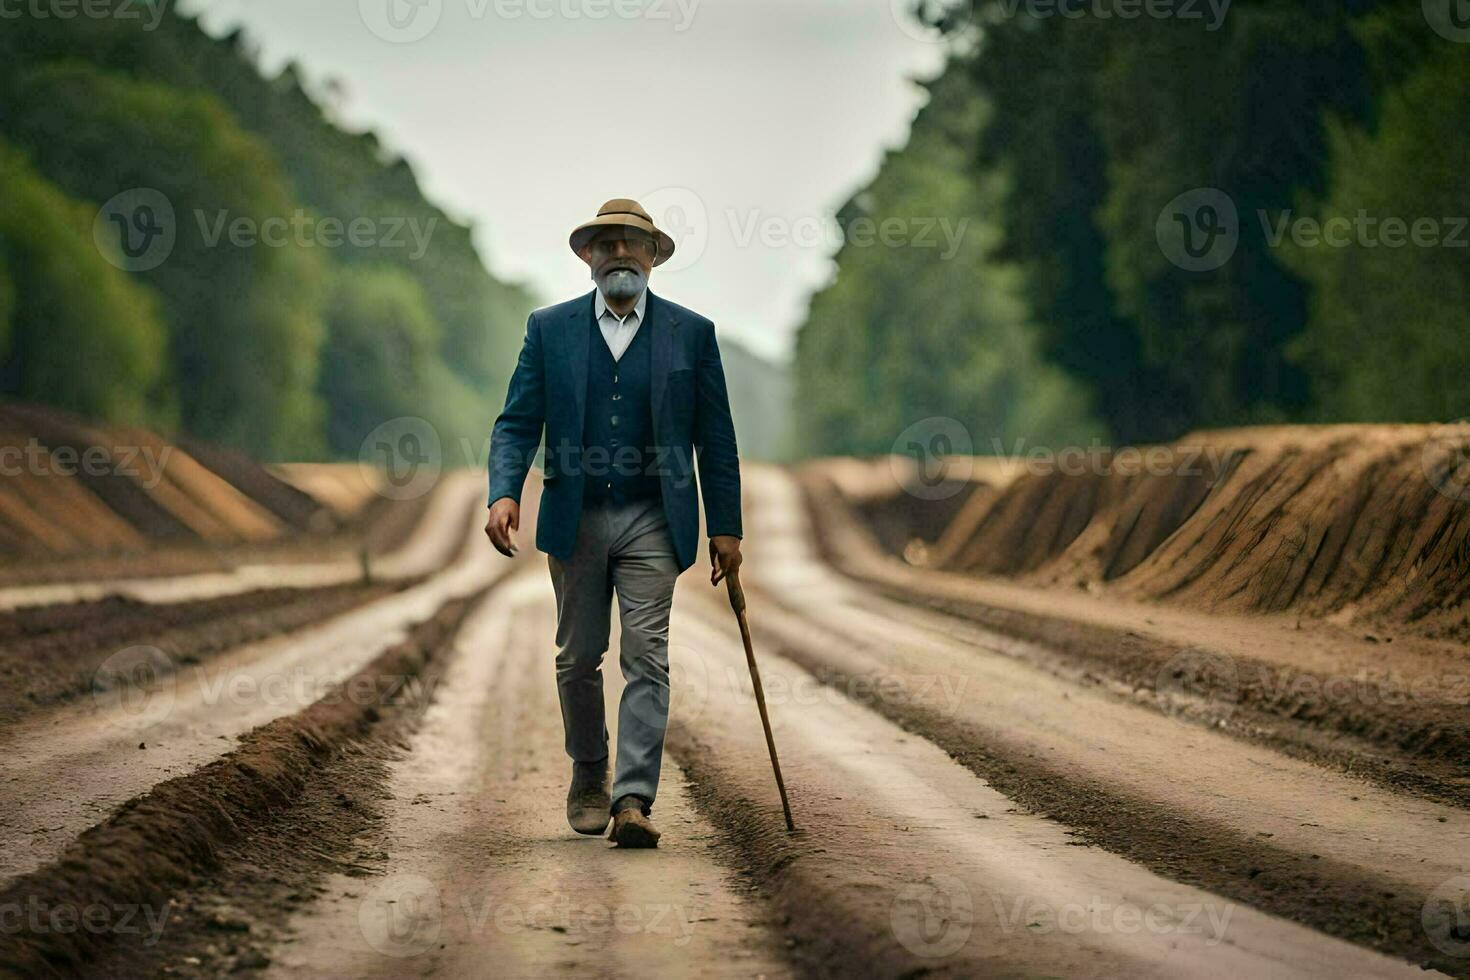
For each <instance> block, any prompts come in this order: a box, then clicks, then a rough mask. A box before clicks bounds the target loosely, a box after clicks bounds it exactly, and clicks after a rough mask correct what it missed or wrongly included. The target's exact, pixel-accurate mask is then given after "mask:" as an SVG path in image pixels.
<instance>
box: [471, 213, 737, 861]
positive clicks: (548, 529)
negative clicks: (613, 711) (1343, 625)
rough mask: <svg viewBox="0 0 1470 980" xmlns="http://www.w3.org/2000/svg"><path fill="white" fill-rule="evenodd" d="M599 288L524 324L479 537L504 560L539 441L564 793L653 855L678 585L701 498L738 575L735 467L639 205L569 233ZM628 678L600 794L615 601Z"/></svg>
mask: <svg viewBox="0 0 1470 980" xmlns="http://www.w3.org/2000/svg"><path fill="white" fill-rule="evenodd" d="M570 244H571V247H572V251H573V252H575V253H576V254H577V256H578V257H579V258H581V259H582V261H584V262H586V263H587V266H588V268H589V269H590V270H591V274H592V281H593V282H594V283H596V285H597V288H596V289H595V290H593V291H592V292H590V293H588V294H586V295H585V296H580V297H578V298H577V299H574V300H570V301H568V302H565V303H561V304H558V305H556V306H549V307H546V308H545V309H541V310H537V311H536V312H535V313H532V314H531V318H530V320H529V321H528V322H527V324H526V339H525V343H524V344H523V346H522V347H521V354H520V359H519V361H518V362H517V363H516V369H515V373H514V375H513V376H512V377H511V380H510V390H509V391H508V392H507V393H506V397H505V410H504V411H503V412H501V414H500V417H499V418H498V419H496V420H495V430H494V432H493V434H492V435H491V439H490V517H489V521H488V523H487V524H486V525H485V533H486V534H487V535H489V537H490V541H491V543H493V544H494V545H495V547H496V548H497V549H498V550H499V551H500V552H501V553H502V554H505V555H511V554H513V553H514V552H515V550H516V546H515V542H514V538H513V533H514V532H515V531H516V530H518V529H519V527H520V496H521V488H522V485H523V484H524V482H525V478H526V472H527V470H528V469H529V468H530V463H531V459H532V457H533V456H534V454H535V452H536V448H537V445H538V443H539V442H540V441H541V437H542V432H543V429H544V431H545V437H546V438H545V442H546V456H545V462H544V466H543V468H544V471H545V475H544V479H543V490H542V494H541V507H540V511H539V514H538V517H537V524H536V547H537V548H539V549H540V550H542V551H544V552H546V553H547V555H548V556H549V557H548V559H547V561H548V564H549V565H550V568H551V581H552V585H553V586H554V587H555V590H556V645H557V654H556V682H557V688H558V691H559V693H560V697H561V714H562V726H563V729H564V731H565V733H566V749H567V754H568V755H569V756H571V758H572V783H571V789H570V790H569V791H568V793H567V820H568V822H570V823H571V825H572V829H573V830H575V831H577V832H578V833H581V834H601V833H602V831H603V830H604V829H605V828H606V827H607V824H608V820H609V819H611V820H612V831H611V833H610V834H609V838H610V839H611V840H612V841H614V842H615V843H616V844H617V845H618V846H620V847H654V846H656V845H657V844H658V839H659V831H658V830H657V829H656V828H655V827H654V825H653V823H652V822H651V821H650V819H649V816H650V814H651V812H652V808H653V801H654V797H655V795H656V793H657V790H658V775H659V766H660V763H661V762H662V759H663V747H664V730H665V728H666V727H667V724H668V708H669V649H668V648H669V612H670V609H671V608H672V606H673V600H674V579H675V578H676V577H677V576H678V574H679V573H680V572H682V571H683V570H684V569H686V568H688V567H689V566H690V565H692V564H693V563H694V555H695V549H696V547H697V539H698V537H699V501H698V494H697V492H696V490H695V487H696V482H695V477H694V454H695V453H697V454H698V461H699V477H700V481H701V482H702V484H703V491H704V512H705V524H706V529H707V531H708V533H709V536H710V539H709V556H710V566H711V570H710V584H711V585H718V584H719V582H720V581H721V580H722V579H723V578H724V577H725V576H726V575H729V574H732V573H733V572H735V570H736V569H738V568H739V567H740V459H739V456H738V454H737V452H736V448H735V427H734V425H733V423H732V422H731V419H730V402H729V396H728V395H727V394H726V391H725V372H724V368H723V367H722V366H721V364H720V348H719V345H718V344H717V343H716V342H715V328H714V324H713V323H711V322H710V321H709V320H707V319H705V318H704V317H702V316H700V315H699V314H697V313H694V312H691V311H690V310H686V309H685V308H683V307H682V306H677V305H675V304H674V303H670V302H669V301H668V300H665V299H662V298H661V297H659V296H655V295H654V294H653V293H651V292H649V291H648V279H649V276H650V275H651V273H652V271H653V268H654V267H655V266H658V265H661V264H662V263H663V262H664V261H665V260H667V259H668V257H669V256H670V255H672V254H673V253H674V241H673V239H672V238H670V237H669V236H668V235H666V234H664V233H663V232H662V231H660V230H659V229H658V228H657V227H655V226H654V223H653V220H652V219H651V218H650V217H649V216H648V212H646V211H644V210H643V208H642V207H641V206H640V205H639V204H638V202H637V201H632V200H628V199H626V198H617V199H615V200H611V201H608V202H607V203H606V204H604V205H603V206H602V208H601V209H600V210H599V211H598V212H597V217H596V218H594V219H592V220H591V221H589V222H587V223H586V224H584V225H581V226H579V227H578V228H577V229H576V230H574V231H573V232H572V235H571V239H570ZM614 594H616V596H617V600H618V621H619V624H620V626H621V645H622V656H621V666H622V670H623V677H624V679H625V680H626V681H627V686H626V687H625V689H624V691H623V699H622V703H621V704H620V705H619V709H618V752H617V773H616V778H615V779H614V780H613V783H612V787H611V789H610V790H609V788H608V735H607V728H606V726H605V724H604V720H603V717H604V716H603V712H604V705H603V696H602V668H601V664H602V656H603V654H604V653H605V652H606V651H607V647H608V631H609V628H610V625H611V608H612V600H613V596H614Z"/></svg>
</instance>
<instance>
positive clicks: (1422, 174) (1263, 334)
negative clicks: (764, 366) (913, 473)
mask: <svg viewBox="0 0 1470 980" xmlns="http://www.w3.org/2000/svg"><path fill="white" fill-rule="evenodd" d="M1100 6H1101V7H1102V8H1103V9H1102V12H1103V13H1108V12H1109V11H1112V10H1113V9H1114V8H1115V7H1117V8H1121V7H1123V6H1128V5H1126V4H1112V5H1110V4H1108V3H1107V2H1106V0H1102V3H1101V5H1100V4H1099V0H1086V2H1077V0H1055V2H1052V0H1047V2H1046V3H1028V2H1026V0H979V2H976V3H974V4H973V5H972V4H969V3H966V4H965V5H963V6H956V5H953V4H951V5H949V6H947V7H946V6H943V5H940V4H924V5H923V8H924V10H926V11H927V12H928V15H929V20H930V21H931V22H933V23H937V24H938V25H939V26H940V27H941V28H942V29H946V30H948V31H950V33H951V34H952V36H953V38H954V50H953V53H952V55H951V57H950V59H949V62H948V65H947V67H946V69H945V70H944V72H943V73H942V74H941V75H940V76H939V77H938V78H937V79H934V80H932V81H930V82H927V83H926V86H927V88H928V90H929V99H928V102H927V103H926V104H925V106H924V107H923V108H922V109H921V110H920V111H919V113H918V114H917V116H916V118H915V120H914V123H913V126H912V129H911V133H910V137H909V140H908V142H907V144H906V145H905V146H904V147H903V148H901V149H899V150H895V151H893V152H891V153H889V154H887V156H886V157H885V159H884V161H883V164H882V166H881V168H880V170H879V172H878V173H877V175H876V177H875V178H874V179H873V180H872V182H871V183H870V184H869V185H868V186H866V187H864V188H862V189H861V190H860V191H859V192H858V193H856V194H855V195H853V197H852V198H851V199H850V200H849V201H848V202H847V203H846V204H845V205H844V206H843V208H842V209H841V211H840V213H839V216H838V221H839V223H840V224H841V225H842V227H843V228H844V230H845V231H846V232H847V233H848V235H847V238H846V241H845V244H844V245H843V246H842V248H841V249H840V250H839V252H838V254H837V255H836V263H835V264H836V274H835V278H834V279H833V280H832V282H831V283H830V284H828V285H827V286H826V287H825V288H823V289H822V290H820V291H819V292H818V293H817V294H816V295H815V296H814V297H813V298H812V301H811V304H810V308H809V311H808V315H807V318H806V321H805V323H804V325H803V327H802V329H801V332H800V334H799V337H798V343H797V356H796V363H795V366H794V373H795V385H796V390H797V391H799V392H801V398H800V399H799V400H798V403H797V404H798V408H797V439H796V442H797V445H798V447H799V449H800V450H802V451H804V452H808V453H886V452H889V451H891V450H893V449H894V448H895V446H894V440H895V438H896V437H897V436H898V435H899V433H900V432H902V431H904V430H905V429H906V428H908V427H910V426H912V425H913V424H914V423H916V422H918V421H919V420H922V419H925V418H928V417H936V416H937V417H945V418H950V419H955V420H958V421H959V422H960V423H962V424H963V426H964V427H965V428H966V429H967V430H968V431H969V432H970V434H971V436H972V438H973V442H974V448H975V450H976V451H979V452H995V451H1004V452H1012V451H1017V447H1018V446H1019V447H1021V448H1020V450H1019V451H1024V449H1025V447H1026V446H1027V445H1028V444H1029V445H1030V446H1035V445H1036V444H1038V443H1051V444H1053V445H1055V444H1059V443H1067V442H1085V441H1087V440H1090V439H1093V438H1103V439H1115V440H1120V441H1146V440H1161V439H1168V438H1172V437H1176V436H1178V435H1180V434H1182V433H1184V432H1185V431H1187V430H1189V429H1192V428H1196V427H1202V426H1231V425H1243V424H1265V423H1276V422H1317V421H1339V420H1341V421H1436V420H1448V419H1452V418H1456V417H1460V416H1465V415H1470V248H1467V243H1470V230H1467V228H1466V216H1467V215H1470V180H1467V179H1466V175H1467V174H1470V43H1465V42H1470V24H1463V25H1461V24H1458V22H1456V21H1455V20H1453V15H1452V12H1450V11H1449V9H1448V8H1450V6H1451V4H1441V5H1440V6H1444V7H1446V8H1447V12H1446V13H1445V15H1444V19H1441V20H1439V21H1437V20H1436V19H1435V16H1434V10H1435V9H1436V5H1435V4H1433V3H1427V4H1420V3H1417V2H1416V3H1402V2H1393V3H1390V2H1373V0H1295V2H1290V3H1283V2H1280V0H1235V2H1234V3H1233V4H1227V5H1225V7H1226V9H1225V12H1224V16H1223V17H1222V18H1220V19H1219V20H1218V21H1216V20H1215V18H1214V17H1213V16H1212V14H1211V11H1212V10H1213V9H1215V6H1218V5H1215V6H1212V5H1209V4H1203V3H1187V4H1186V3H1182V2H1181V3H1177V4H1172V5H1170V4H1168V3H1167V2H1161V3H1159V4H1153V3H1151V4H1147V5H1140V4H1133V5H1131V7H1130V9H1132V10H1133V11H1134V15H1133V16H1132V17H1131V18H1127V19H1124V18H1120V17H1118V16H1099V9H1100ZM1145 9H1148V10H1170V9H1172V10H1176V11H1180V12H1183V11H1187V10H1193V11H1195V12H1196V13H1201V14H1203V16H1202V17H1198V18H1196V17H1182V16H1166V17H1155V16H1149V15H1147V14H1146V13H1143V11H1145ZM1232 212H1233V213H1232ZM936 221H938V222H947V223H948V224H947V227H948V228H949V229H950V230H951V231H953V230H955V229H958V228H961V227H963V228H964V230H965V231H964V235H963V237H961V238H960V239H959V244H958V245H957V246H955V247H952V248H946V247H944V246H945V239H944V238H943V236H932V235H931V236H929V238H928V239H927V241H925V240H921V236H923V234H924V230H925V228H926V227H928V226H929V225H930V224H932V223H933V222H936ZM885 222H887V223H888V224H887V225H886V226H885V224H884V223H885ZM874 227H877V228H879V229H882V228H884V227H888V228H889V230H890V231H891V232H892V234H891V235H889V236H887V237H886V238H885V237H884V236H883V235H878V236H874V235H872V234H871V233H869V234H866V235H862V236H859V235H855V234H854V233H853V232H854V230H855V229H857V230H861V231H867V232H871V230H872V229H873V228H874ZM899 448H900V449H901V450H902V449H903V447H899Z"/></svg>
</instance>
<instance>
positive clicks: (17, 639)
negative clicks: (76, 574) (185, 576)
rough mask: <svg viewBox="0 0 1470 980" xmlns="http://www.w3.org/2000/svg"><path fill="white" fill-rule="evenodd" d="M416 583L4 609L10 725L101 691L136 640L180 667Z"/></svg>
mask: <svg viewBox="0 0 1470 980" xmlns="http://www.w3.org/2000/svg"><path fill="white" fill-rule="evenodd" d="M413 584H414V583H413V582H412V581H404V582H394V583H377V584H372V583H368V584H363V583H353V584H351V585H328V586H322V587H320V588H312V589H264V590H260V591H257V592H242V593H239V594H237V595H230V596H220V597H217V598H214V599H194V600H190V601H187V602H181V603H165V604H155V603H140V602H137V601H135V600H131V599H124V598H122V597H120V596H113V597H110V598H108V599H103V600H100V601H98V602H84V603H68V604H65V605H61V606H40V607H34V608H31V607H27V608H24V609H21V610H18V611H16V612H13V613H10V614H8V615H0V724H9V723H11V722H13V721H14V720H15V719H17V718H19V717H21V715H23V714H26V713H29V712H31V711H35V710H38V709H42V708H45V707H49V706H53V705H55V704H57V703H59V702H64V701H68V700H71V699H74V698H77V697H82V696H84V695H87V694H89V693H91V692H92V691H93V690H94V689H95V688H96V685H97V683H98V669H99V668H100V667H102V665H103V664H104V663H105V662H106V661H107V660H109V659H110V658H111V657H112V656H113V655H114V654H116V653H117V652H118V651H120V650H123V649H125V648H127V647H129V646H130V645H132V644H146V646H148V647H150V648H152V649H154V650H157V651H159V652H160V653H162V654H163V656H164V657H166V658H168V660H171V661H172V662H174V663H177V664H196V663H200V662H202V661H203V660H205V659H206V658H207V657H210V656H212V655H214V654H216V653H219V652H221V651H224V650H228V649H231V648H234V647H238V646H242V645H244V644H246V643H251V642H256V641H259V640H263V639H266V638H268V637H271V636H276V635H279V634H282V633H289V632H291V631H292V630H294V629H299V628H300V627H302V626H306V625H309V624H311V623H313V622H321V621H324V620H327V619H330V618H331V617H333V616H336V615H338V614H339V613H342V612H345V611H347V610H349V609H352V608H354V607H357V606H361V605H364V604H366V603H369V602H372V601H374V600H376V599H381V598H384V597H386V596H388V595H391V594H392V593H393V592H397V591H400V590H401V589H404V588H407V587H409V586H410V585H413Z"/></svg>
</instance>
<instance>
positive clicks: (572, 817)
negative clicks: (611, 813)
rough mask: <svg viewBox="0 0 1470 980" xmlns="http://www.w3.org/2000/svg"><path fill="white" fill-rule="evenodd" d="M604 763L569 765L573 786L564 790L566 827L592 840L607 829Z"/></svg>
mask: <svg viewBox="0 0 1470 980" xmlns="http://www.w3.org/2000/svg"><path fill="white" fill-rule="evenodd" d="M610 795H611V793H610V792H609V790H608V785H607V760H606V759H603V760H601V761H600V762H574V763H572V786H571V789H569V790H567V823H569V824H571V825H572V829H573V830H575V831H576V832H577V833H579V834H587V835H588V836H593V837H595V836H596V835H598V834H600V833H602V832H603V831H604V830H606V829H607V818H608V802H609V797H610Z"/></svg>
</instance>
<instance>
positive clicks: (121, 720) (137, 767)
mask: <svg viewBox="0 0 1470 980" xmlns="http://www.w3.org/2000/svg"><path fill="white" fill-rule="evenodd" d="M455 516H456V519H455V520H454V522H453V524H452V525H451V527H450V528H449V529H448V533H449V534H450V535H452V536H453V539H454V540H455V541H456V542H458V545H459V547H458V555H457V557H456V558H455V560H454V561H453V562H452V563H451V564H449V565H448V566H447V567H445V568H444V569H443V570H442V571H441V572H440V573H439V574H437V575H434V576H432V577H431V578H429V579H428V580H426V581H425V582H423V583H422V584H420V585H417V586H415V587H412V588H409V589H406V590H404V591H402V592H399V593H397V594H395V595H392V596H390V597H388V598H385V599H382V600H379V601H378V602H375V603H371V604H369V605H367V606H364V607H362V608H360V609H356V610H353V611H351V612H348V613H346V614H343V615H341V616H338V617H336V618H334V619H332V620H330V621H327V622H324V623H319V624H317V625H313V626H310V627H307V628H304V629H302V630H300V631H298V632H296V633H293V634H290V635H286V636H278V637H274V638H271V639H268V640H265V641H263V642H259V643H252V644H248V645H246V646H243V647H239V648H236V649H234V650H231V651H228V652H226V653H222V654H220V655H218V656H216V657H214V658H213V659H211V660H210V661H209V662H207V663H204V664H195V665H178V664H172V665H169V667H171V668H172V669H168V670H162V671H159V672H158V674H157V681H156V683H151V684H148V685H146V686H139V687H129V686H124V687H121V688H119V689H116V690H114V691H111V692H109V693H108V694H107V695H106V696H103V697H101V698H98V699H94V700H92V701H90V702H79V703H77V704H74V705H68V706H65V707H63V708H60V709H58V710H56V711H53V712H47V713H44V714H40V715H36V716H33V717H30V718H26V719H23V720H21V721H20V722H18V723H17V724H15V725H13V726H9V727H8V728H6V729H5V730H4V731H3V732H0V787H3V788H4V792H5V795H6V800H7V803H8V804H9V806H8V807H7V809H6V811H5V813H4V814H3V815H0V882H3V881H5V880H6V879H7V878H10V877H11V876H14V875H17V874H21V873H24V872H26V871H29V870H32V869H34V868H36V867H38V866H40V865H41V864H43V863H44V862H46V861H49V860H51V859H53V858H54V857H56V856H57V855H58V854H59V853H60V852H61V850H62V849H63V848H64V847H65V846H66V844H67V842H69V841H70V840H71V839H72V838H73V837H75V836H76V835H77V834H78V833H80V832H81V831H83V830H84V829H86V828H87V827H89V826H91V825H92V824H94V823H96V822H97V821H98V820H99V819H101V818H102V817H104V816H105V815H106V814H107V813H109V812H110V811H111V810H112V809H113V808H114V807H116V806H117V805H119V804H121V803H123V802H124V801H125V800H128V799H129V798H131V797H133V796H136V795H138V794H140V793H143V792H145V791H146V790H147V789H148V788H149V787H151V786H152V785H154V784H155V783H157V782H158V781H160V780H163V779H168V778H170V777H173V776H178V775H180V774H182V773H185V772H189V771H192V770H193V769H195V768H197V767H198V766H201V765H203V764H205V763H207V762H209V761H210V760H212V759H215V758H217V757H218V756H220V755H221V754H223V753H225V752H227V751H229V749H230V748H231V745H232V743H233V741H234V739H236V738H237V737H238V736H239V735H241V734H243V733H244V732H246V731H248V730H249V729H251V728H254V727H255V726H257V725H262V724H265V723H267V722H270V721H272V720H274V719H276V718H280V717H282V716H285V715H290V714H292V713H294V712H297V711H300V710H302V709H303V708H305V707H307V706H308V705H310V704H312V703H314V702H315V701H316V700H317V699H318V698H319V697H321V696H322V694H323V693H324V692H325V691H327V690H328V689H330V688H331V686H332V685H334V684H337V683H339V682H341V681H342V680H344V679H346V678H348V677H350V676H351V675H352V674H353V673H354V672H355V671H357V670H359V669H360V668H361V667H362V666H363V665H364V664H366V663H369V662H370V661H372V659H373V658H374V657H376V656H378V655H379V654H380V653H381V652H382V651H383V650H385V649H387V648H389V647H390V646H392V645H393V644H394V643H397V642H399V641H401V640H402V639H403V638H404V637H405V636H406V634H407V631H408V629H409V628H410V627H411V625H412V624H413V623H415V622H419V621H421V620H423V619H426V618H428V617H430V616H432V615H434V613H435V611H436V610H438V609H439V608H440V607H441V606H442V605H443V604H444V603H445V602H447V601H449V600H451V599H455V598H462V597H464V596H467V595H469V594H471V593H473V592H475V591H477V590H479V589H481V588H483V587H484V586H486V585H488V584H489V583H490V582H492V581H493V580H494V579H495V578H496V577H498V576H500V575H502V574H505V573H506V572H507V571H508V570H509V568H510V567H512V565H513V563H512V562H509V561H506V560H505V559H503V558H500V557H499V556H497V555H495V554H494V553H493V552H492V551H491V550H490V549H489V548H487V547H485V545H484V542H483V541H481V540H479V536H480V529H479V526H478V520H479V517H480V515H479V513H478V508H476V510H475V511H474V513H473V517H474V518H475V519H476V520H475V521H473V522H469V521H466V520H465V516H466V514H465V510H464V507H463V498H461V499H460V506H459V507H458V508H456V515H455ZM432 530H433V534H434V536H436V537H438V536H441V535H443V534H444V533H445V532H444V531H443V530H440V529H438V528H435V529H432ZM58 772H64V773H66V774H67V781H66V783H65V784H60V783H58V781H57V779H56V774H57V773H58Z"/></svg>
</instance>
